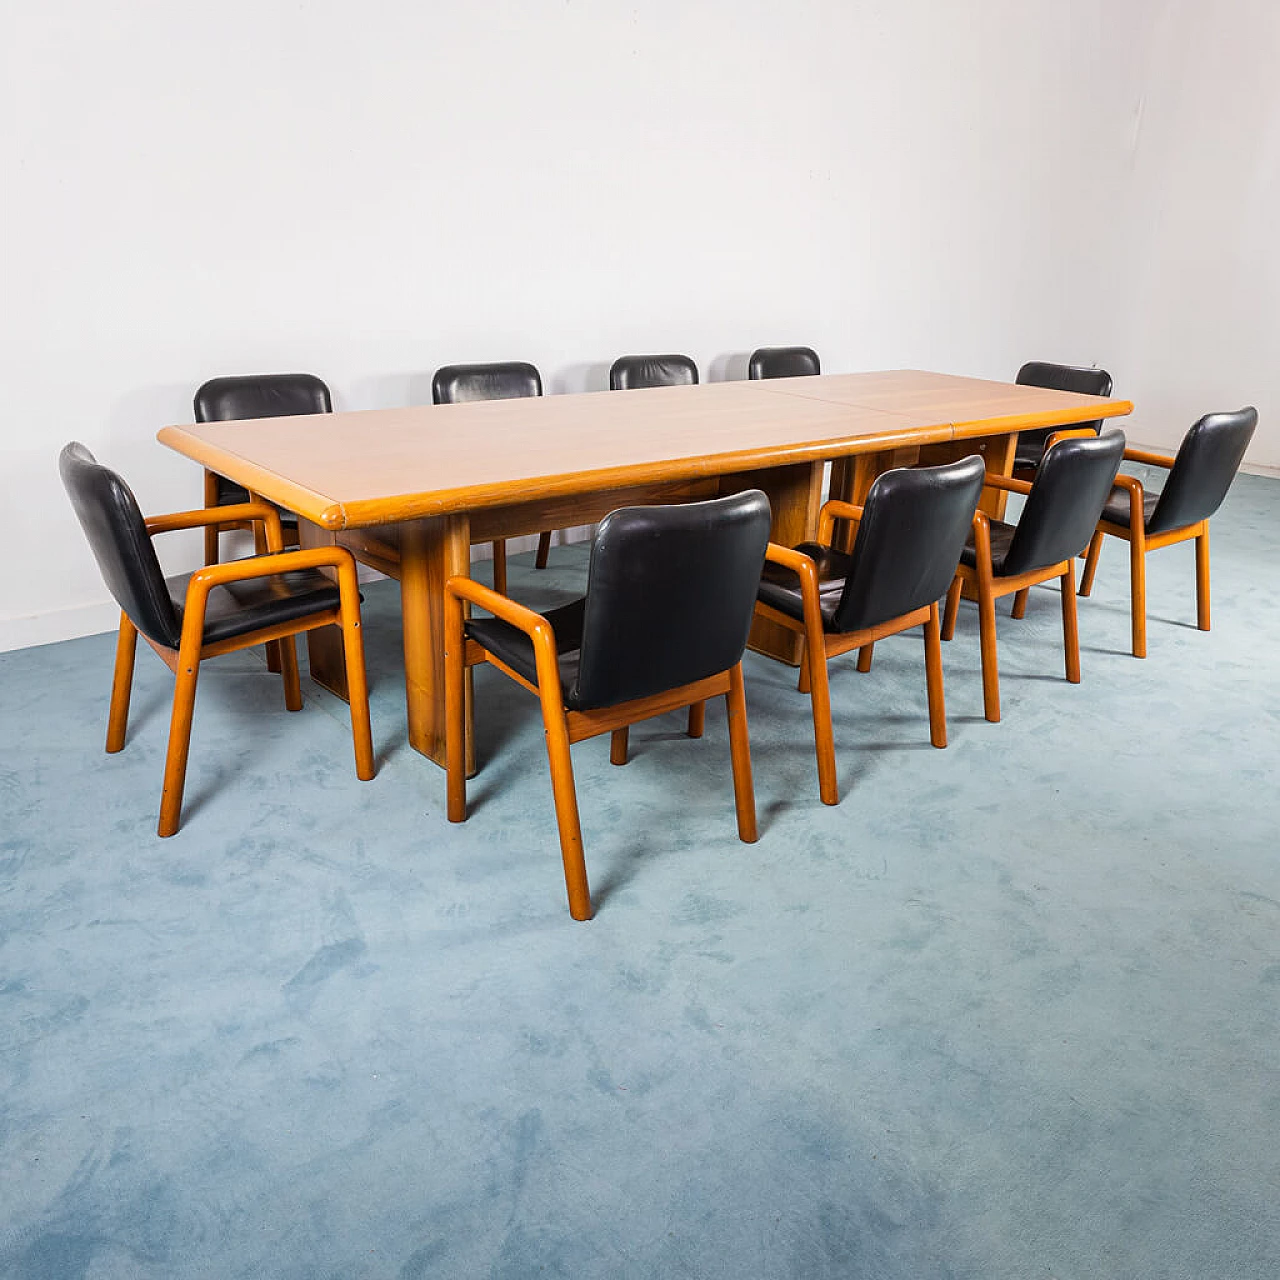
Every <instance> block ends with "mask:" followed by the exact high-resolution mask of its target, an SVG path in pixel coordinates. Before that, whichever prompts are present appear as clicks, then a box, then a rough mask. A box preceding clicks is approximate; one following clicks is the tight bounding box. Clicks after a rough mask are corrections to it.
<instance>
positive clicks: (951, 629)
mask: <svg viewBox="0 0 1280 1280" xmlns="http://www.w3.org/2000/svg"><path fill="white" fill-rule="evenodd" d="M963 590H964V581H963V579H961V577H960V576H959V574H957V575H956V576H955V577H954V578H953V579H952V580H951V586H950V588H949V589H948V591H947V610H946V613H945V614H944V615H943V618H942V638H943V639H944V640H950V639H951V637H952V636H953V635H955V633H956V618H958V617H959V616H960V592H961V591H963Z"/></svg>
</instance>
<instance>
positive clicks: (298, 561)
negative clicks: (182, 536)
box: [188, 508, 356, 590]
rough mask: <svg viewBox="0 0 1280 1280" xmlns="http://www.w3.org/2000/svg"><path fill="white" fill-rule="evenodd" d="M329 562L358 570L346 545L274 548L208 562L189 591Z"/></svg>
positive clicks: (198, 571) (192, 579)
mask: <svg viewBox="0 0 1280 1280" xmlns="http://www.w3.org/2000/svg"><path fill="white" fill-rule="evenodd" d="M227 509H228V510H233V508H227ZM325 565H328V566H329V567H330V568H334V569H344V568H345V569H348V570H350V571H351V572H352V573H354V572H355V571H356V560H355V557H354V556H353V555H352V554H351V552H350V551H348V550H347V549H346V547H339V546H332V545H330V546H323V547H307V548H305V549H304V550H301V551H272V552H268V553H267V554H266V555H264V556H247V557H246V558H245V559H243V560H226V561H224V562H223V563H221V564H210V565H205V567H204V568H203V569H197V570H196V571H195V573H193V574H192V575H191V580H190V584H189V586H188V590H190V589H191V588H192V587H199V588H201V589H205V590H208V589H210V588H213V587H217V586H221V585H222V584H223V583H227V582H242V581H244V580H246V579H248V578H269V577H271V576H272V575H274V574H277V573H289V572H291V571H293V570H295V569H319V568H321V567H323V566H325Z"/></svg>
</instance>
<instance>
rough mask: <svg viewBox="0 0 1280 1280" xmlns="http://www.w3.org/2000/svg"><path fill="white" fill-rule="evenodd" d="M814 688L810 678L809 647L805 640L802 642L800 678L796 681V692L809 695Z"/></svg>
mask: <svg viewBox="0 0 1280 1280" xmlns="http://www.w3.org/2000/svg"><path fill="white" fill-rule="evenodd" d="M812 688H813V684H812V681H811V679H810V676H809V646H808V645H807V644H805V642H804V641H803V640H801V641H800V678H799V679H798V680H797V681H796V690H797V692H799V693H808V692H809V690H810V689H812Z"/></svg>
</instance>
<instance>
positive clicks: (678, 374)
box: [609, 352, 698, 391]
mask: <svg viewBox="0 0 1280 1280" xmlns="http://www.w3.org/2000/svg"><path fill="white" fill-rule="evenodd" d="M697 383H698V366H697V364H696V363H695V361H694V360H693V359H692V358H691V357H689V356H685V355H680V354H679V353H677V352H671V353H670V354H667V355H660V356H619V357H618V358H617V359H616V360H615V361H614V362H613V364H612V365H610V366H609V390H610V391H634V390H636V389H637V388H639V387H692V386H697Z"/></svg>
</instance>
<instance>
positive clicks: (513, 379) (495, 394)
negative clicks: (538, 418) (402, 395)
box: [431, 360, 551, 595]
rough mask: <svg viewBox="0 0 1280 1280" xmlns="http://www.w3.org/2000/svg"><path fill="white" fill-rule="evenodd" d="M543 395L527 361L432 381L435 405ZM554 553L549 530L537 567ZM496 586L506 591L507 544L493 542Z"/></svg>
mask: <svg viewBox="0 0 1280 1280" xmlns="http://www.w3.org/2000/svg"><path fill="white" fill-rule="evenodd" d="M541 394H542V375H541V374H540V373H539V372H538V370H537V369H536V368H535V367H534V366H533V365H531V364H529V363H527V362H526V361H524V360H499V361H494V362H492V363H489V364H447V365H444V366H443V367H442V368H439V369H437V370H436V372H435V377H433V378H432V379H431V400H432V403H433V404H467V403H470V402H471V401H474V400H520V399H523V398H525V397H528V396H540V395H541ZM550 550H551V533H550V530H544V531H543V532H542V533H540V534H539V535H538V554H537V557H536V560H535V564H536V567H537V568H539V569H545V568H546V567H547V553H548V552H549V551H550ZM493 585H494V586H495V587H496V588H497V589H498V591H499V592H501V593H503V594H504V595H505V594H506V590H507V544H506V540H505V539H503V538H495V539H494V542H493Z"/></svg>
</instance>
